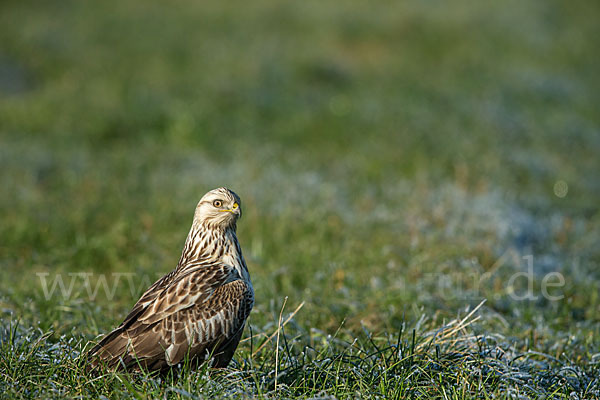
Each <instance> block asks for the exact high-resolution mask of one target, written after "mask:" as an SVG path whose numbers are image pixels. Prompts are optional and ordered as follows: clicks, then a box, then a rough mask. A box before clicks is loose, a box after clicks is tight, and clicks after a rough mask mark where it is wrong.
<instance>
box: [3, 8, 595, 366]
mask: <svg viewBox="0 0 600 400" xmlns="http://www.w3.org/2000/svg"><path fill="white" fill-rule="evenodd" d="M599 15H600V3H598V2H594V1H589V0H586V1H583V0H581V1H580V0H576V1H571V2H568V3H566V2H563V1H559V0H527V1H523V0H519V1H517V0H507V1H502V2H497V1H477V2H473V1H466V0H465V1H455V2H452V3H447V2H441V1H434V0H428V1H416V0H415V1H402V2H376V3H374V2H344V3H340V2H322V1H313V0H310V1H302V2H274V1H262V0H261V1H255V2H252V3H248V2H239V1H233V2H226V3H220V2H218V3H213V2H193V1H184V0H178V1H173V2H159V1H128V2H121V1H112V0H107V1H96V2H82V1H62V2H53V1H10V0H6V1H3V2H2V3H1V4H0V96H1V97H0V182H2V190H1V192H0V221H1V223H0V254H1V257H0V269H1V271H2V272H1V274H2V279H1V280H0V306H1V308H2V310H3V311H2V312H3V313H5V315H13V317H11V318H15V319H16V318H19V319H21V321H23V323H24V324H25V325H27V326H36V327H40V328H41V329H42V330H50V329H51V330H53V331H55V332H57V333H69V334H81V333H83V334H84V335H86V337H88V338H93V337H94V336H95V335H97V334H99V333H103V332H106V331H107V330H108V329H110V328H111V327H113V326H114V325H115V324H116V323H118V322H120V320H121V319H122V318H123V316H124V315H125V313H126V312H127V311H128V309H129V308H130V307H131V305H132V304H133V302H134V301H135V300H136V298H137V297H136V296H137V295H139V293H140V292H141V290H142V289H144V288H143V287H140V288H138V291H137V292H135V293H133V294H132V293H131V291H130V288H129V287H128V286H127V285H125V284H124V283H122V282H121V283H120V284H118V285H116V286H115V287H116V289H115V290H116V292H115V297H114V298H108V297H109V296H106V295H104V294H103V293H104V292H102V290H101V291H100V293H101V294H100V295H98V296H97V297H96V298H95V299H94V300H93V301H91V300H90V299H89V297H88V296H86V289H85V288H84V287H83V286H82V285H81V281H78V280H75V283H74V289H73V292H72V293H71V295H69V296H66V297H65V296H60V295H58V294H55V295H54V296H51V298H49V299H48V298H46V297H45V296H44V294H43V290H42V285H41V281H40V278H39V276H38V275H36V274H38V273H48V274H49V275H48V279H49V280H52V279H54V278H55V277H56V276H57V274H63V276H65V281H66V283H68V280H67V278H68V275H65V274H68V273H79V272H86V273H93V274H94V275H93V277H92V278H93V279H96V278H97V277H98V276H99V274H112V273H117V272H134V273H136V274H138V275H139V276H144V274H145V275H146V276H152V277H153V278H156V277H157V276H159V275H160V274H163V273H166V272H168V271H170V270H171V269H172V268H174V267H175V264H176V262H177V260H178V257H179V254H180V251H181V248H182V246H183V241H184V239H185V236H186V234H187V231H188V229H189V226H190V223H191V218H192V215H193V210H194V207H195V205H196V202H197V201H198V200H199V199H200V197H201V196H202V195H203V194H204V193H205V192H206V191H208V190H210V189H212V188H215V187H218V186H227V187H229V188H231V189H233V190H234V191H236V192H237V193H238V194H239V195H240V196H241V197H242V201H243V207H244V218H243V219H242V220H241V221H240V224H239V237H240V241H241V243H242V247H243V250H244V254H245V255H246V258H247V261H248V264H249V267H250V270H251V275H252V277H253V281H254V286H255V289H256V302H257V303H256V308H255V311H254V313H253V316H252V321H251V323H252V324H253V325H254V326H255V328H256V330H259V331H260V329H261V327H266V326H268V324H269V323H271V324H272V323H273V321H274V318H275V317H274V316H275V315H277V313H278V310H279V307H280V306H281V304H282V301H283V298H284V297H285V296H289V300H288V307H295V306H296V305H297V304H299V303H300V302H301V301H306V305H305V306H304V308H303V309H302V310H301V311H300V312H299V313H298V314H297V316H296V318H295V319H294V320H295V324H296V327H295V328H294V329H297V330H298V331H299V332H301V333H302V332H305V334H306V332H311V328H313V329H319V330H322V331H324V332H335V331H336V329H337V328H338V327H339V326H340V324H341V323H342V321H344V320H345V321H346V322H345V325H344V329H347V330H348V332H350V334H352V333H353V332H358V331H360V330H361V329H362V328H361V326H367V327H368V328H369V329H371V330H373V331H375V332H386V331H393V330H395V329H397V328H398V326H399V324H400V323H401V321H402V320H403V318H406V319H416V318H418V316H419V315H421V314H422V313H423V312H425V313H427V314H430V315H434V317H433V318H434V319H443V318H445V317H447V316H452V315H454V313H455V312H456V310H457V309H459V308H460V307H464V306H465V305H467V304H476V303H478V302H479V301H480V300H481V299H482V298H487V300H488V302H487V303H486V306H485V310H486V315H488V316H489V318H488V319H489V321H488V322H487V323H488V325H483V326H482V328H481V329H482V330H496V331H497V332H500V333H502V334H504V335H507V336H512V337H515V338H517V339H518V338H520V339H529V338H536V339H535V340H537V343H538V344H539V346H540V349H542V350H544V349H546V350H547V349H550V348H551V347H552V345H553V343H556V342H557V341H558V340H562V338H565V337H575V338H578V340H577V341H576V342H569V343H576V346H575V345H574V347H573V348H572V349H571V350H570V351H571V354H579V355H580V356H581V357H583V359H586V357H588V356H589V354H588V353H589V351H592V349H594V348H595V349H597V348H598V346H599V343H598V337H599V336H600V332H599V319H600V305H599V304H600V300H599V299H598V291H599V290H600V283H599V282H600V272H599V271H600V269H599V268H598V267H599V263H600V251H599V246H598V244H599V242H600V229H599V228H600V214H599V213H598V204H599V202H600V179H599V178H598V176H599V172H600V171H599V169H600V168H599V167H600V162H599V157H598V154H599V153H600V131H599V127H600V112H599V104H600V74H599V73H598V71H600V68H599V67H600V60H599V57H600V52H599V51H598V49H600V24H598V16H599ZM503 255H504V257H502V256H503ZM526 255H532V256H533V257H534V264H533V266H534V273H535V274H534V275H535V276H534V280H535V282H534V283H535V285H534V289H535V295H536V296H537V297H538V298H537V299H536V300H535V301H515V300H514V296H512V297H511V293H513V294H514V293H522V291H523V290H524V289H526V288H527V284H528V282H525V281H524V280H520V281H519V282H518V283H519V285H520V286H517V287H508V285H507V280H508V278H509V277H510V276H512V274H514V273H515V272H519V271H523V270H526V263H525V262H523V259H522V256H526ZM499 260H500V261H499ZM549 272H559V273H561V274H562V275H563V276H564V277H565V285H564V287H561V288H558V289H556V290H555V291H554V292H553V293H554V294H558V295H562V296H564V298H562V300H560V301H549V300H547V299H545V298H544V297H543V296H541V294H540V293H541V292H540V290H541V289H540V282H541V280H542V279H543V277H544V276H545V274H547V273H549ZM486 274H487V275H486ZM107 276H110V275H107ZM136 276H137V275H136ZM441 276H445V277H449V279H450V280H449V281H445V280H444V281H443V282H445V283H444V285H443V287H441V286H440V282H442V280H440V279H441V278H440V277H441ZM482 277H484V278H482ZM140 279H141V278H140ZM140 282H142V281H141V280H140ZM109 283H111V284H112V283H114V281H109ZM57 293H58V292H57ZM7 318H8V317H7ZM265 329H267V328H265ZM534 332H535V334H534ZM535 340H534V342H535ZM577 346H580V347H577Z"/></svg>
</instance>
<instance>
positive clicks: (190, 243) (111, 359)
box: [88, 188, 254, 372]
mask: <svg viewBox="0 0 600 400" xmlns="http://www.w3.org/2000/svg"><path fill="white" fill-rule="evenodd" d="M241 215H242V208H241V201H240V198H239V196H238V195H237V194H235V193H234V192H232V191H231V190H229V189H226V188H218V189H214V190H211V191H210V192H208V193H206V194H205V195H204V197H202V199H201V200H200V202H199V203H198V206H197V207H196V212H195V214H194V220H193V223H192V228H191V229H190V232H189V234H188V237H187V239H186V241H185V246H184V247H183V252H182V254H181V258H180V260H179V263H178V264H177V267H176V268H175V269H174V270H173V271H171V272H170V273H168V274H167V275H165V276H164V277H162V278H161V279H159V280H158V281H157V282H156V283H154V284H153V285H152V286H150V288H149V289H148V290H146V292H145V293H144V294H143V295H142V297H141V298H140V299H139V300H138V301H137V303H136V304H135V305H134V306H133V309H132V310H131V312H130V313H129V315H127V317H126V318H125V320H124V321H123V323H121V325H119V326H118V327H117V328H116V329H115V330H113V331H112V332H110V333H109V334H108V335H106V336H105V337H104V338H103V339H102V340H101V341H100V342H99V343H98V344H97V345H96V346H95V347H93V348H92V349H91V350H90V352H89V353H88V357H89V358H88V359H89V361H90V363H91V366H92V367H94V368H95V367H97V366H98V365H104V366H106V367H108V368H109V369H128V370H139V369H144V370H147V371H157V370H158V371H163V372H164V371H166V370H168V369H170V367H172V366H174V365H176V364H178V363H181V362H182V361H184V360H186V359H188V360H190V361H192V362H195V363H196V365H197V364H199V363H201V362H203V361H205V360H207V359H209V358H210V359H212V366H213V367H216V368H221V367H225V366H227V364H228V363H229V361H231V358H232V357H233V353H234V351H235V349H236V347H237V345H238V343H239V341H240V337H241V336H242V331H243V329H244V324H245V323H246V319H247V318H248V315H249V314H250V310H251V309H252V306H253V304H254V290H253V288H252V283H251V282H250V275H249V274H248V268H247V267H246V262H245V261H244V257H243V256H242V249H241V248H240V244H239V243H238V240H237V237H236V222H237V220H238V218H239V217H241Z"/></svg>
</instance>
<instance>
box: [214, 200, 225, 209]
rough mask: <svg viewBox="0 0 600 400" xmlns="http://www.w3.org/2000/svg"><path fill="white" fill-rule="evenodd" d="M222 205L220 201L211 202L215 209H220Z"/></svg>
mask: <svg viewBox="0 0 600 400" xmlns="http://www.w3.org/2000/svg"><path fill="white" fill-rule="evenodd" d="M222 205H223V202H222V201H221V200H215V201H213V206H215V207H221V206H222Z"/></svg>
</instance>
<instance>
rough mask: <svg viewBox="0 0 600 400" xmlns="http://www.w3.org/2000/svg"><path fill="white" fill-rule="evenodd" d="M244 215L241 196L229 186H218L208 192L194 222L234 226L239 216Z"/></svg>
mask: <svg viewBox="0 0 600 400" xmlns="http://www.w3.org/2000/svg"><path fill="white" fill-rule="evenodd" d="M241 216H242V202H241V200H240V196H238V195H237V194H235V193H234V192H233V191H231V190H229V189H227V188H224V187H222V188H218V189H214V190H211V191H210V192H208V193H206V194H205V195H204V196H203V197H202V199H200V202H199V203H198V206H197V207H196V213H195V214H194V223H198V224H201V225H204V226H207V227H209V228H221V229H227V228H234V229H235V223H236V221H237V219H238V218H240V217H241Z"/></svg>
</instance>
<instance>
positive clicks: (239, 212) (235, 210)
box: [219, 203, 242, 217]
mask: <svg viewBox="0 0 600 400" xmlns="http://www.w3.org/2000/svg"><path fill="white" fill-rule="evenodd" d="M219 211H220V212H230V213H232V214H235V215H237V216H238V217H241V216H242V209H241V208H240V206H239V204H238V203H233V206H232V207H231V208H228V209H225V210H219Z"/></svg>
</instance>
